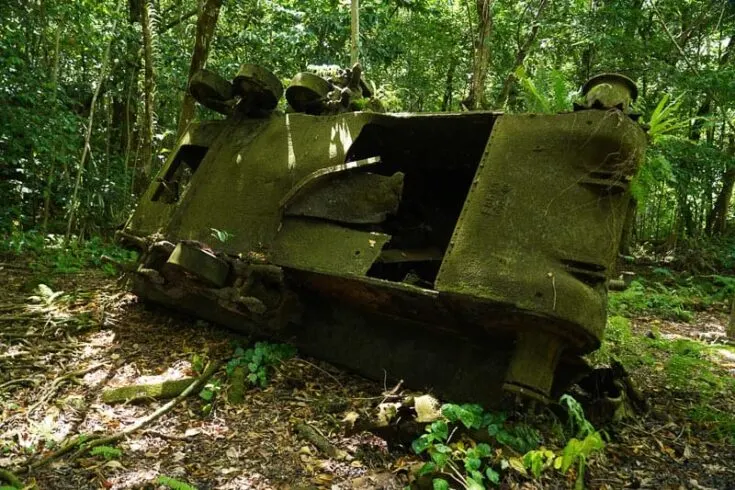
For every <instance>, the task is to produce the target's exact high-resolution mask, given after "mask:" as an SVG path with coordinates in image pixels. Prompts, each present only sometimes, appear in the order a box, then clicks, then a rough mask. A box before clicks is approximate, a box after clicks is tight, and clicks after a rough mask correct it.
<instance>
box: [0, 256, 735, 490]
mask: <svg viewBox="0 0 735 490" xmlns="http://www.w3.org/2000/svg"><path fill="white" fill-rule="evenodd" d="M0 259H2V260H0V284H2V285H3V286H4V287H3V288H2V289H0V469H2V468H6V469H10V468H13V469H14V470H15V472H16V474H18V476H19V477H20V478H21V479H23V480H24V481H25V482H26V483H27V484H28V483H33V482H35V484H36V485H37V488H40V489H59V490H63V489H75V490H78V489H88V488H89V489H97V488H107V489H110V488H112V489H123V488H177V487H176V484H177V483H169V486H168V487H164V486H160V484H159V483H156V481H157V479H158V478H159V477H160V476H162V475H164V476H167V477H170V478H173V479H176V480H178V481H179V482H187V483H188V484H189V485H191V486H192V487H195V488H198V489H200V490H203V489H209V488H218V489H246V488H257V489H260V488H293V489H295V488H404V487H405V486H406V485H408V483H409V476H408V473H409V471H410V469H411V468H415V467H416V465H417V463H419V462H420V461H421V459H420V458H419V457H418V456H416V455H415V454H413V452H412V451H411V449H410V448H406V449H405V450H395V449H394V450H391V451H388V448H387V446H386V443H385V442H384V441H383V440H381V439H380V438H378V437H376V436H374V435H372V434H369V433H362V434H353V435H351V436H348V435H345V431H344V423H343V422H342V418H343V416H344V414H345V413H346V412H348V411H352V410H361V409H366V408H367V407H369V406H372V405H375V404H377V403H378V402H380V401H381V399H382V398H383V397H384V393H385V392H386V391H387V390H390V389H391V388H392V387H390V386H383V384H381V383H375V382H372V381H368V380H365V379H363V378H361V377H359V376H355V375H352V374H349V373H346V372H344V371H342V370H340V369H337V368H334V367H332V366H330V365H327V364H325V363H322V362H319V361H317V360H314V359H308V358H300V357H294V358H292V359H290V360H287V361H284V362H282V363H281V364H280V365H279V366H278V367H277V369H275V372H274V373H273V374H272V375H271V377H270V380H269V383H268V386H267V387H265V388H252V389H250V390H248V391H247V392H246V395H245V401H244V403H243V404H240V405H232V404H229V403H227V401H226V397H225V396H224V393H223V394H220V395H217V396H215V397H214V398H213V400H210V401H207V400H204V399H202V398H201V397H197V396H192V397H189V398H188V399H186V400H185V401H184V402H182V403H180V404H178V405H177V406H175V407H174V409H173V410H172V411H170V412H168V413H166V414H165V415H163V416H162V417H161V418H160V419H158V420H156V421H155V422H153V423H152V424H151V425H149V426H147V427H145V428H143V429H142V430H141V431H139V432H136V433H134V434H132V435H130V436H129V437H127V438H125V439H124V440H123V441H121V442H120V443H118V444H117V446H116V449H117V450H113V449H110V450H109V451H107V452H104V451H103V452H100V453H99V454H97V455H96V456H91V455H89V454H81V455H78V456H77V457H75V458H72V454H73V453H68V454H65V455H61V456H59V457H57V458H54V459H52V460H50V461H49V462H48V464H45V465H43V466H39V467H34V468H33V469H31V470H30V471H28V472H26V471H25V470H24V469H26V470H27V469H28V468H29V466H33V465H34V463H38V462H39V461H42V460H43V458H45V457H48V456H49V455H50V454H53V453H54V451H56V450H58V449H59V448H60V447H62V446H63V444H64V442H65V441H67V440H68V439H69V438H71V437H73V436H75V435H78V434H99V433H114V432H116V431H119V430H121V429H122V428H125V427H128V426H130V424H132V423H134V422H135V421H136V420H138V419H139V418H140V417H143V416H145V415H148V414H150V413H151V412H152V411H154V410H155V409H156V408H157V407H160V406H161V405H162V404H163V403H164V402H162V401H155V400H152V401H146V402H144V403H137V404H114V405H110V404H105V403H103V402H102V400H101V393H102V391H103V390H105V389H109V388H112V387H116V386H122V385H126V384H131V383H141V382H159V381H164V380H167V379H178V378H182V377H185V376H195V373H194V368H193V366H192V360H193V359H194V358H195V357H197V356H199V357H203V358H209V359H218V358H221V359H226V358H228V357H229V356H231V355H232V350H233V342H237V341H238V340H242V339H241V338H239V337H237V336H236V335H234V334H232V333H230V332H228V331H226V330H224V329H220V328H217V327H214V326H210V325H208V324H206V323H204V322H201V321H197V320H195V319H191V318H188V317H185V316H181V315H177V314H173V313H172V312H170V311H166V310H162V309H158V308H155V307H151V306H146V305H144V304H141V303H139V302H138V300H137V298H136V297H135V296H133V295H132V294H130V293H128V292H127V291H126V289H125V288H124V287H122V286H121V285H120V284H119V283H118V282H117V281H116V280H115V278H111V277H110V276H109V275H106V274H104V273H103V272H102V271H100V270H98V269H97V270H95V269H90V270H84V271H83V272H79V273H75V274H52V273H50V272H49V271H48V270H46V269H44V268H43V267H37V266H35V265H34V264H32V263H24V262H22V261H18V260H17V259H14V258H11V257H5V258H0ZM39 284H46V286H47V287H46V288H44V287H41V288H40V289H39ZM631 317H632V318H631V320H630V321H628V320H626V319H623V318H622V317H614V318H616V319H617V320H613V321H612V323H611V325H612V327H610V328H608V330H609V335H608V336H609V337H610V340H608V341H606V343H605V344H604V345H603V349H602V350H601V352H600V353H598V354H596V356H597V359H596V360H597V361H600V362H604V361H607V360H610V359H611V358H613V357H615V358H619V359H621V360H622V361H623V363H624V364H625V365H626V367H627V368H628V369H629V370H630V372H631V375H632V378H633V380H634V382H635V383H636V384H637V386H638V388H639V390H640V391H641V392H642V394H643V395H644V396H645V397H646V398H647V399H648V401H649V406H650V408H649V410H648V411H647V412H646V413H644V414H640V415H638V416H635V417H633V418H630V419H627V420H624V421H622V422H620V423H618V424H616V425H614V426H610V427H607V428H606V430H607V433H608V435H609V442H607V444H606V446H605V449H604V451H603V452H602V453H600V454H597V455H595V456H593V457H592V458H590V459H589V461H588V464H587V471H586V474H585V476H584V481H585V483H586V488H606V489H617V488H652V489H663V488H671V489H679V488H683V489H711V488H714V489H735V445H734V444H733V443H734V442H735V415H734V412H735V389H734V387H735V383H734V382H733V381H732V380H733V379H735V378H733V376H735V349H733V348H732V347H731V346H727V345H724V344H722V343H717V342H716V341H717V339H720V338H721V337H722V335H723V332H724V325H725V322H726V314H725V308H724V304H716V305H713V306H712V307H710V308H707V309H705V310H704V311H700V312H695V313H694V314H693V317H692V318H688V320H689V321H688V322H685V321H673V320H665V319H661V318H659V317H656V316H651V315H640V316H634V315H631ZM222 386H223V390H226V388H227V387H226V383H224V382H223V384H222ZM300 423H306V424H308V425H309V426H311V427H312V428H314V429H315V430H316V431H317V432H319V433H321V434H322V435H323V436H325V437H326V438H327V439H328V440H329V441H330V442H331V443H332V444H333V445H334V446H336V447H337V448H338V449H340V450H342V451H344V452H345V453H343V454H346V455H347V456H346V457H342V458H339V459H338V458H330V457H328V456H325V455H323V454H321V453H320V451H319V450H318V449H317V448H316V447H314V446H313V445H311V444H310V443H309V442H307V441H306V440H304V439H302V438H301V436H300V435H299V432H298V431H297V430H295V426H296V425H297V424H300ZM541 432H542V433H544V429H543V428H541ZM547 445H549V446H550V444H547ZM498 454H499V453H498ZM523 473H524V471H523V470H522V469H520V470H519V469H518V468H515V469H514V468H508V469H507V470H506V471H505V472H504V474H503V477H502V482H501V488H525V489H533V488H570V487H573V486H574V483H575V478H574V475H569V474H567V475H562V474H560V472H559V471H555V470H553V469H548V471H545V472H544V473H543V475H542V476H541V477H540V478H536V479H534V478H532V477H530V476H528V475H524V474H523ZM178 488H187V487H184V486H179V487H178Z"/></svg>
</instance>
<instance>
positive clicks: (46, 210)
mask: <svg viewBox="0 0 735 490" xmlns="http://www.w3.org/2000/svg"><path fill="white" fill-rule="evenodd" d="M60 49H61V23H59V24H58V25H57V26H56V38H55V42H54V65H53V69H52V71H51V87H52V88H51V100H52V104H53V105H52V106H51V111H52V113H51V116H50V117H49V119H53V115H54V113H55V112H56V104H57V100H56V97H57V92H58V88H59V60H60V59H61V52H60ZM55 177H56V157H55V156H54V157H53V158H51V161H50V162H49V170H48V177H47V179H46V190H45V191H44V193H43V194H44V195H43V222H42V224H41V230H42V231H43V234H44V235H45V234H46V232H47V231H48V219H49V216H50V214H51V192H52V191H53V184H54V178H55Z"/></svg>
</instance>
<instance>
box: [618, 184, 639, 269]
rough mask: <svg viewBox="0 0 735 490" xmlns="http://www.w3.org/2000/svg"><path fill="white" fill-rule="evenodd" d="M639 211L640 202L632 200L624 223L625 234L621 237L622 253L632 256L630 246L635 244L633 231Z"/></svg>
mask: <svg viewBox="0 0 735 490" xmlns="http://www.w3.org/2000/svg"><path fill="white" fill-rule="evenodd" d="M637 210H638V201H637V200H636V199H634V198H632V197H631V198H630V202H629V203H628V209H627V210H626V212H625V222H624V223H623V233H622V235H621V237H620V253H621V254H623V255H630V246H631V244H632V243H633V234H634V233H633V231H634V229H635V220H636V215H637V214H638V213H637V212H636V211H637Z"/></svg>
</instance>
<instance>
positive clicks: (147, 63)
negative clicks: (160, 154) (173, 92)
mask: <svg viewBox="0 0 735 490" xmlns="http://www.w3.org/2000/svg"><path fill="white" fill-rule="evenodd" d="M152 13H153V5H152V3H151V1H150V0H145V2H144V4H143V11H142V15H141V24H142V28H143V65H144V83H143V92H144V95H143V131H142V133H143V134H142V135H141V138H142V141H141V154H142V157H141V163H142V166H143V175H142V176H141V175H139V176H138V181H139V182H138V184H139V186H137V189H136V190H137V191H140V190H142V189H143V188H144V187H145V185H146V184H147V183H148V180H149V177H150V174H151V170H152V165H153V132H154V120H153V104H154V98H153V92H154V90H155V87H156V75H155V70H154V69H153V30H152V25H151V14H152Z"/></svg>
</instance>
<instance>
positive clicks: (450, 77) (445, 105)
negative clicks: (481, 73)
mask: <svg viewBox="0 0 735 490" xmlns="http://www.w3.org/2000/svg"><path fill="white" fill-rule="evenodd" d="M456 69H457V58H452V61H450V62H449V68H448V69H447V81H446V82H445V84H444V98H443V99H442V111H448V110H450V109H451V108H452V93H453V92H454V71H455V70H456Z"/></svg>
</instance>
